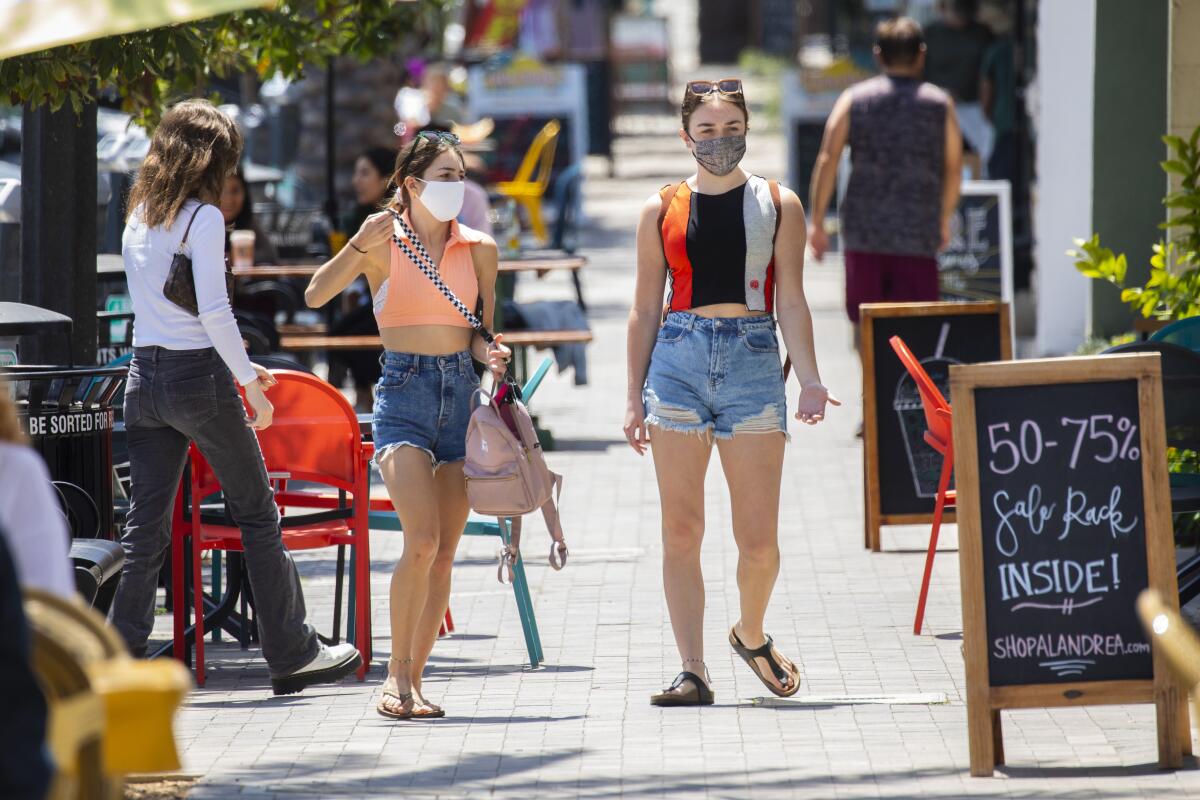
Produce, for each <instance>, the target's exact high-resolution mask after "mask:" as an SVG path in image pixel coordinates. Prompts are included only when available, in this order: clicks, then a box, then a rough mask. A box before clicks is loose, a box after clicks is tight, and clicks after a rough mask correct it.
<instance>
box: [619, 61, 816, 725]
mask: <svg viewBox="0 0 1200 800" xmlns="http://www.w3.org/2000/svg"><path fill="white" fill-rule="evenodd" d="M682 118H683V128H682V130H680V132H679V137H680V139H681V140H682V141H683V143H684V145H685V146H686V147H687V148H688V149H689V150H691V152H692V155H693V156H695V159H696V164H697V169H696V174H695V175H693V176H691V177H690V178H688V179H687V180H685V181H683V182H681V183H678V184H672V185H668V186H665V187H663V189H662V190H661V191H659V192H658V193H657V194H655V195H654V196H653V197H651V198H650V199H649V200H647V201H646V204H645V206H643V208H642V212H641V217H640V220H639V223H638V231H637V253H638V271H637V289H636V294H635V297H634V302H633V308H632V310H631V311H630V315H629V340H628V377H629V398H628V406H627V410H626V414H625V436H626V439H627V440H628V441H629V444H630V446H631V447H632V448H633V449H634V450H635V451H636V452H637V453H638V454H639V455H641V454H644V453H645V451H646V448H647V447H649V448H650V450H651V452H652V453H653V456H654V466H655V472H656V474H657V476H658V489H659V495H660V498H661V504H662V514H663V519H662V537H663V583H664V588H665V590H666V596H667V607H668V609H669V611H670V615H671V627H672V628H673V630H674V633H675V643H676V646H677V647H678V649H679V655H680V658H681V660H682V662H683V668H682V671H681V672H680V674H679V675H678V677H676V678H675V681H674V683H673V684H672V685H671V686H670V687H669V688H667V689H665V690H663V691H662V692H661V693H659V694H656V695H653V696H652V697H651V699H650V702H651V703H652V704H653V705H659V706H681V705H684V706H691V705H710V704H712V702H713V700H714V695H713V690H712V686H711V682H710V677H709V674H708V670H707V668H705V666H704V640H703V630H704V580H703V577H702V575H701V572H700V543H701V540H702V539H703V537H704V475H705V472H706V471H707V469H708V462H709V458H710V456H711V454H712V448H713V444H714V441H715V443H716V447H717V451H718V453H719V454H720V457H721V466H722V468H723V470H724V472H725V479H726V482H727V483H728V485H729V494H730V499H731V505H732V510H733V536H734V540H735V541H736V542H737V546H738V568H737V583H738V589H739V592H740V597H741V616H740V619H739V620H738V622H737V623H736V624H735V625H734V626H733V627H732V628H731V629H730V631H729V644H730V646H731V647H733V649H734V651H735V652H737V653H738V655H740V656H741V657H742V659H744V660H745V661H746V663H747V665H748V666H749V667H750V669H751V670H752V671H753V672H754V674H755V675H756V676H757V677H758V678H759V680H761V681H762V682H763V684H764V685H765V686H766V687H767V689H769V690H770V691H771V692H773V693H774V694H776V695H779V696H781V697H790V696H791V695H793V694H795V693H796V691H797V690H798V689H799V688H800V671H799V669H798V668H797V667H796V665H795V664H794V663H793V662H792V661H791V660H789V659H788V658H786V657H785V656H784V655H783V654H782V653H780V652H779V650H777V649H776V648H775V646H774V644H773V642H772V640H771V637H770V636H768V635H767V634H766V633H765V632H764V631H763V621H764V617H765V615H766V611H767V603H768V601H769V600H770V596H771V590H772V588H773V587H774V584H775V578H776V576H777V575H778V573H779V544H778V536H777V528H778V517H779V487H780V478H781V475H782V471H783V449H784V443H785V442H786V441H787V439H788V433H787V401H786V398H785V395H784V380H785V369H781V367H780V357H779V339H778V337H777V336H776V332H775V327H776V324H778V326H779V331H780V333H781V334H782V337H783V341H784V343H785V344H786V345H787V351H788V354H789V360H790V362H791V363H792V364H793V365H794V367H795V371H796V375H797V377H798V378H799V380H800V385H801V391H800V400H799V403H798V406H797V410H796V415H795V416H796V419H798V420H800V421H801V422H803V423H805V424H808V425H815V424H816V423H818V422H820V421H821V420H822V419H823V418H824V416H825V407H826V405H827V404H831V405H839V403H838V401H837V400H836V399H835V398H834V397H833V396H832V395H830V394H829V392H828V390H827V389H826V388H825V387H824V386H823V385H822V384H821V378H820V375H819V373H818V371H817V362H816V356H815V353H814V347H813V332H812V317H811V314H810V312H809V309H808V302H807V301H806V300H805V297H804V286H803V280H802V275H803V269H804V246H805V238H806V237H805V222H804V208H803V206H801V204H800V199H799V198H798V197H797V196H796V195H795V193H793V192H792V191H791V190H789V189H782V188H780V187H779V186H778V184H776V183H775V182H774V181H768V180H766V179H764V178H761V177H759V176H757V175H751V174H750V173H748V172H746V171H745V170H744V169H743V168H742V167H741V166H739V164H740V162H741V160H742V156H743V155H745V152H746V131H747V123H748V121H749V113H748V111H747V108H746V100H745V97H744V95H743V92H742V83H741V81H740V80H737V79H725V80H720V81H691V82H690V83H688V85H687V89H686V91H685V93H684V98H683V107H682ZM664 290H666V292H667V306H666V309H665V310H664V309H663V307H662V302H663V293H664ZM664 311H665V313H664Z"/></svg>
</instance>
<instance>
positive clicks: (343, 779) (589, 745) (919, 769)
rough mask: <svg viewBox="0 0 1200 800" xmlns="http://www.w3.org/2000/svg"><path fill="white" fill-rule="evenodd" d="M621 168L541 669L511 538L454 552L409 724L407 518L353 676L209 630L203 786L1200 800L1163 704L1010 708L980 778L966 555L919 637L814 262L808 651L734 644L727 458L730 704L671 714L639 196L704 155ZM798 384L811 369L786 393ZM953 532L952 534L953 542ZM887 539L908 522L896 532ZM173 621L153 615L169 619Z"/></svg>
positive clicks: (794, 518) (562, 408) (390, 542)
mask: <svg viewBox="0 0 1200 800" xmlns="http://www.w3.org/2000/svg"><path fill="white" fill-rule="evenodd" d="M619 151H620V156H619V157H618V167H619V172H620V174H622V175H626V176H629V175H637V176H639V177H637V178H636V179H635V178H623V179H617V180H609V179H607V178H604V177H603V176H602V172H603V170H599V169H598V170H594V174H593V175H591V176H590V177H589V179H588V183H587V204H586V208H587V213H588V216H589V218H590V222H591V226H590V230H589V233H588V234H587V236H586V238H585V245H586V252H587V254H588V255H589V257H590V258H591V263H590V264H589V266H588V268H587V270H586V272H585V274H584V281H585V284H586V291H587V297H588V300H589V303H590V306H591V313H590V319H591V322H592V325H593V329H594V331H595V334H596V339H595V342H594V343H593V344H592V345H591V346H590V347H589V348H588V356H589V359H590V364H589V368H590V383H589V385H587V386H584V387H576V386H573V385H572V382H571V380H570V378H569V377H568V376H560V377H553V376H552V377H551V378H549V379H548V380H547V382H546V383H545V384H544V385H543V387H542V389H541V390H540V391H539V393H538V395H537V397H536V398H535V402H534V406H535V410H536V411H538V412H539V413H540V414H541V416H542V420H543V422H544V424H546V425H547V426H548V427H549V428H551V429H552V430H553V431H554V433H555V435H556V436H557V438H558V440H559V443H560V449H559V450H558V451H557V452H555V453H552V454H550V460H551V463H552V466H553V467H554V468H555V469H557V470H559V471H561V472H562V473H564V474H565V476H566V486H565V491H564V495H563V518H564V523H565V528H566V531H567V536H568V540H569V542H570V543H571V545H572V554H573V555H572V559H571V563H570V564H569V566H568V567H567V569H566V570H565V571H563V572H561V573H553V572H551V570H550V569H549V568H548V567H547V566H546V565H545V562H544V555H543V553H544V550H545V549H546V547H545V545H546V544H547V541H548V540H547V539H546V538H545V536H544V534H543V532H542V526H541V523H540V521H538V520H531V524H530V525H529V526H528V527H529V528H530V530H529V531H528V533H527V534H526V538H525V541H526V547H525V556H526V558H527V560H528V565H529V575H530V580H531V583H532V590H533V595H534V603H535V605H536V609H537V614H538V623H539V625H540V627H541V634H542V641H543V643H544V646H545V651H546V665H545V666H544V667H543V668H542V669H539V670H536V671H530V670H529V669H528V668H527V667H525V666H523V662H524V659H525V650H524V643H523V640H522V637H521V629H520V625H519V622H518V619H517V614H516V606H515V604H514V602H513V600H512V597H511V592H510V590H508V589H507V588H505V587H503V586H500V585H499V584H497V583H496V580H495V562H494V556H495V544H494V543H493V541H492V540H481V539H468V540H465V541H464V544H463V547H462V548H461V550H460V557H459V562H458V566H457V568H456V572H455V592H454V595H453V598H452V601H451V602H452V607H453V611H454V616H455V619H456V621H457V623H458V629H459V634H457V635H455V636H454V637H453V638H450V639H448V640H445V641H443V642H440V643H439V644H438V646H437V648H436V650H435V652H434V657H433V661H432V664H431V668H430V675H429V678H428V679H427V683H426V687H427V693H428V694H429V696H430V697H431V698H432V699H434V700H435V701H436V702H439V703H441V704H443V705H444V706H445V708H446V710H447V714H448V716H447V718H446V719H444V720H439V721H434V722H424V723H414V722H399V723H397V722H390V721H387V720H384V719H383V718H381V717H379V716H377V715H376V714H375V712H374V710H373V707H374V703H375V701H376V694H377V691H378V686H379V682H380V680H381V675H382V671H383V662H384V661H385V659H386V657H387V653H388V650H389V644H388V638H387V582H388V577H389V573H390V567H391V565H392V564H393V563H394V559H395V558H396V557H397V556H398V554H399V553H400V550H401V542H400V539H399V536H398V535H397V534H392V533H385V532H378V533H376V534H375V535H374V536H373V538H372V549H373V552H372V555H373V557H374V559H373V560H374V564H373V592H374V594H373V599H374V611H375V630H376V635H377V637H378V638H377V640H376V643H375V646H376V653H377V661H376V664H375V665H373V668H372V671H371V673H370V674H369V676H368V678H367V681H366V682H365V683H357V682H354V681H353V680H350V681H348V682H346V683H345V684H343V685H341V686H337V687H330V688H323V689H316V690H310V691H307V692H305V693H304V694H302V695H298V696H293V697H286V698H272V697H271V696H270V689H269V682H268V679H267V673H266V669H265V666H264V665H263V663H262V662H261V661H259V660H257V659H256V658H252V657H250V656H254V655H255V653H254V651H251V653H250V654H249V656H248V655H246V654H242V653H241V652H240V651H238V650H237V649H236V648H235V647H233V646H230V645H227V644H226V645H221V646H210V648H209V651H208V652H209V654H210V665H211V667H210V672H209V682H208V685H207V686H206V687H205V689H204V690H202V691H198V692H196V693H195V694H194V695H193V696H192V698H191V700H190V702H189V703H188V705H187V707H186V708H185V709H184V711H183V712H182V714H181V715H180V720H179V738H180V742H181V744H182V746H183V749H184V751H185V752H184V760H185V769H186V771H188V772H190V773H193V774H196V775H199V776H200V782H199V784H198V786H197V788H196V789H195V790H194V792H193V796H194V797H206V798H224V797H229V796H234V795H238V794H253V795H256V796H273V795H281V796H283V795H288V796H292V795H299V796H314V797H339V798H340V797H372V798H378V797H447V798H450V797H479V796H484V795H495V796H503V797H537V798H542V797H574V796H582V797H617V796H629V797H646V796H670V797H680V798H684V797H687V798H691V797H699V796H705V797H722V798H743V797H751V796H753V797H755V798H765V797H820V798H827V797H853V798H866V797H939V798H950V797H960V796H967V795H970V796H975V795H980V796H993V797H1009V796H1016V797H1071V798H1116V797H1153V798H1164V797H1192V796H1200V773H1197V772H1196V771H1194V764H1192V765H1191V766H1192V768H1189V769H1188V770H1185V771H1180V772H1174V773H1172V772H1160V771H1159V770H1158V769H1157V768H1156V767H1155V762H1156V750H1155V733H1154V722H1153V711H1152V708H1151V707H1149V706H1141V707H1128V706H1115V707H1096V708H1089V709H1072V710H1058V711H1041V710H1035V711H1022V712H1011V713H1008V712H1006V713H1005V734H1006V737H1005V750H1006V753H1007V756H1008V761H1009V765H1010V766H1009V767H1007V768H1005V769H1004V770H1003V771H1002V772H1000V773H997V775H998V777H996V778H993V779H972V778H970V777H968V776H967V760H968V759H967V736H966V712H965V706H964V700H963V685H962V673H963V670H962V658H961V655H960V650H959V646H960V639H959V631H960V629H961V626H960V623H959V602H958V574H957V566H958V565H957V559H956V557H955V556H954V554H952V553H950V554H945V555H943V557H942V558H940V560H939V561H938V562H937V565H936V568H935V572H934V583H933V589H932V594H931V601H930V606H929V610H928V615H927V622H926V633H925V635H923V636H921V637H915V636H913V635H912V634H911V632H910V630H911V621H912V613H913V605H914V602H915V598H916V592H917V585H918V581H919V579H920V569H921V565H922V560H923V554H922V553H920V552H918V549H919V546H920V543H921V537H920V536H916V537H914V538H912V539H910V540H908V541H909V542H910V543H911V544H913V545H916V547H911V546H910V547H909V548H908V549H907V552H886V553H881V554H875V555H872V554H869V553H867V552H866V551H864V550H863V549H862V545H861V542H862V532H861V531H862V512H861V505H862V504H861V492H862V487H861V474H860V471H861V447H860V445H859V442H858V441H857V440H856V439H855V438H854V436H853V430H854V428H855V425H856V424H857V422H858V414H859V402H858V400H859V385H858V371H857V361H856V360H855V356H854V354H853V351H852V349H851V346H850V335H849V328H848V325H847V323H846V322H845V321H844V315H843V312H842V310H841V274H840V270H839V269H838V268H837V266H836V265H835V264H833V263H829V264H826V265H823V266H822V265H810V266H809V267H808V279H807V287H808V290H809V293H810V301H811V303H812V306H813V311H814V317H815V320H816V334H817V341H818V345H819V355H820V360H821V367H822V370H823V373H824V377H825V379H826V383H828V384H829V385H830V386H831V387H832V388H833V390H834V392H835V393H837V394H839V395H840V396H841V398H842V399H843V400H845V401H846V405H845V406H844V407H843V408H842V409H840V410H836V411H834V412H833V413H832V415H831V419H830V420H829V421H828V422H827V423H825V424H823V425H822V426H820V427H818V428H815V429H809V428H803V427H801V426H799V425H798V424H797V423H795V422H794V421H793V423H792V432H793V434H794V440H793V442H792V444H791V445H790V446H789V448H788V455H787V460H786V464H785V474H784V484H785V491H784V499H783V508H782V549H783V569H782V573H781V575H780V578H779V583H778V586H777V588H776V591H775V600H774V603H773V606H772V609H771V612H770V614H769V616H768V626H767V628H768V630H769V631H770V632H771V633H772V634H773V635H774V636H775V639H776V641H777V642H778V643H779V645H780V647H781V648H782V650H783V651H784V652H785V653H788V654H789V655H791V656H792V657H793V658H794V659H795V660H796V661H797V663H799V664H801V665H802V669H803V675H804V677H803V680H804V685H803V688H802V689H801V691H800V693H799V694H798V695H797V696H796V697H795V698H794V699H792V700H790V701H780V700H774V699H772V700H769V701H763V700H762V699H761V698H762V695H763V694H764V692H763V689H762V687H761V685H760V684H759V683H758V681H757V680H756V679H755V678H754V676H753V675H752V674H751V673H750V672H749V670H748V669H747V668H746V667H745V666H744V665H743V664H742V663H741V661H740V660H738V659H737V658H736V657H734V655H733V654H732V653H731V652H730V650H729V648H728V646H727V645H726V644H725V632H726V631H727V630H728V628H729V626H730V624H732V622H733V621H734V619H735V618H736V614H737V596H736V593H735V591H734V570H735V561H736V550H735V548H734V546H733V542H732V537H731V535H730V531H729V503H728V497H727V493H726V491H725V488H724V484H723V481H722V480H721V478H720V470H719V469H718V468H717V466H716V465H715V464H714V465H713V468H712V469H711V470H710V472H709V485H708V494H707V498H708V501H707V509H706V512H707V520H708V536H707V539H706V541H705V544H704V551H703V564H704V569H705V579H706V588H707V592H708V616H707V618H706V626H705V627H706V635H707V643H708V646H709V651H708V663H709V667H710V669H711V671H712V676H713V680H714V684H715V689H716V693H717V705H716V706H715V707H713V708H706V709H703V710H698V709H665V710H664V709H658V708H653V707H651V706H650V705H649V703H648V697H649V695H650V694H651V693H652V692H654V691H657V690H658V689H659V688H661V687H662V686H663V685H664V683H665V682H668V681H669V680H670V679H671V678H672V677H673V676H674V675H675V673H676V672H677V671H678V663H677V660H676V658H677V657H676V655H675V653H674V646H673V641H672V638H671V633H670V629H669V626H668V624H667V615H666V609H665V605H664V602H663V598H662V591H661V586H660V556H661V549H660V546H659V541H658V540H659V532H658V518H659V515H658V499H657V493H656V491H655V488H654V475H653V470H652V467H651V464H650V461H649V459H648V458H647V459H640V458H639V457H637V456H636V455H635V454H634V453H633V452H632V451H631V450H630V449H629V448H628V447H626V446H624V445H623V443H622V439H621V431H620V427H621V418H622V415H623V411H624V394H625V377H624V352H625V338H624V325H625V314H626V312H627V309H628V302H629V299H630V296H631V293H632V287H633V272H634V255H633V236H632V233H633V227H634V223H635V219H636V215H637V211H638V208H639V207H640V205H641V203H642V201H643V199H644V198H645V197H647V196H649V194H650V193H651V192H653V191H654V190H655V189H657V188H658V187H659V186H660V185H662V184H663V183H665V182H667V181H668V180H670V179H673V178H675V177H676V176H678V175H682V174H684V173H685V171H686V170H687V169H688V167H689V163H688V159H687V156H686V154H684V153H683V152H682V151H681V149H680V148H679V146H678V141H677V140H675V139H674V138H672V137H670V136H660V137H655V138H642V139H625V140H621V141H620V142H619ZM783 155H784V154H783V149H782V141H781V137H779V136H776V135H769V134H767V133H764V132H760V131H756V132H755V133H753V134H752V135H751V150H750V155H749V157H748V162H747V163H748V165H749V166H750V167H751V168H756V169H757V170H759V171H761V172H762V173H763V174H767V175H779V174H781V173H782V169H783V168H782V165H783V164H784V163H785V162H784V158H783ZM520 293H521V296H522V297H525V298H534V297H540V298H561V297H569V296H570V289H569V284H568V283H567V282H566V279H565V278H562V276H557V277H551V278H548V279H546V280H545V281H535V280H533V279H532V278H529V279H526V280H525V281H524V284H523V285H522V287H521V289H520ZM789 394H790V397H789V401H790V402H794V399H795V387H793V388H792V391H791V392H790V393H789ZM949 538H950V539H951V540H952V539H953V537H952V536H951V537H949ZM892 541H893V543H894V542H896V541H900V540H898V539H893V540H892ZM297 560H298V562H299V563H300V567H301V571H302V573H303V575H304V583H305V589H306V592H307V597H308V600H309V607H310V609H311V610H312V616H313V619H314V621H315V622H316V624H318V625H319V626H322V627H323V628H324V629H326V630H327V629H328V620H329V615H330V612H331V603H330V598H331V597H332V585H333V579H332V568H333V557H332V555H331V554H328V553H316V554H311V553H309V554H300V555H299V556H298V559H297ZM164 622H165V620H160V630H163V628H162V627H161V625H162V624H163V623H164Z"/></svg>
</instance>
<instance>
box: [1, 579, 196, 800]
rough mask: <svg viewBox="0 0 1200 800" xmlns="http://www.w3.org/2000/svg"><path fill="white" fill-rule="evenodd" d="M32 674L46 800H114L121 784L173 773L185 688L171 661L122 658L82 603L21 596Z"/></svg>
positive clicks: (186, 678)
mask: <svg viewBox="0 0 1200 800" xmlns="http://www.w3.org/2000/svg"><path fill="white" fill-rule="evenodd" d="M24 605H25V615H26V617H27V618H28V620H29V629H30V634H31V640H32V647H31V651H32V662H33V670H34V674H35V675H36V676H37V679H38V681H39V683H40V684H41V686H42V691H43V692H44V693H45V695H46V702H47V705H48V706H49V721H48V723H49V724H48V725H47V745H48V746H49V749H50V751H51V753H52V754H53V755H54V759H55V763H56V765H57V767H58V774H57V775H56V777H55V786H54V789H53V790H52V795H51V796H52V797H56V798H57V797H64V798H65V797H120V796H121V787H122V785H123V784H124V776H125V775H128V774H130V773H134V772H165V771H171V770H177V769H179V767H180V764H179V753H178V751H177V750H176V748H175V734H174V731H173V730H172V727H171V724H172V720H173V718H174V716H175V711H176V710H177V709H178V708H179V706H180V704H181V703H182V702H183V698H184V697H185V696H186V695H187V693H188V691H189V690H190V689H191V686H192V679H191V675H190V674H189V673H188V671H187V668H186V667H184V666H183V665H182V664H180V663H179V662H177V661H174V660H169V659H163V660H161V661H141V660H135V659H132V658H130V657H129V654H128V652H127V651H126V649H125V645H124V643H123V642H122V641H121V639H120V637H118V636H117V635H116V633H115V632H114V631H113V630H112V629H111V628H109V627H108V626H107V625H106V624H105V622H104V619H103V618H102V617H101V616H100V615H99V614H97V613H96V612H95V611H93V610H92V609H91V608H88V607H87V606H84V605H83V604H82V603H79V602H75V601H69V600H65V599H63V598H61V597H57V596H55V595H51V594H48V593H46V592H41V591H38V590H35V589H28V590H26V591H25V603H24Z"/></svg>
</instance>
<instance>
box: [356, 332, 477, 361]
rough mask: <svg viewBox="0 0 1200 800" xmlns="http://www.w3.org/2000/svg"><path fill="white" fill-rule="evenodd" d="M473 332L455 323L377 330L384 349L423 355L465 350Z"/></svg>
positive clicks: (447, 353)
mask: <svg viewBox="0 0 1200 800" xmlns="http://www.w3.org/2000/svg"><path fill="white" fill-rule="evenodd" d="M474 334H475V331H474V330H472V329H471V328H463V327H459V326H457V325H412V326H404V327H400V328H381V329H380V330H379V337H380V338H381V339H382V340H383V347H384V349H385V350H394V351H395V352H397V353H417V354H419V355H423V356H446V355H450V354H451V353H458V352H461V351H463V350H466V349H467V348H468V347H470V346H471V337H472V336H473V335H474Z"/></svg>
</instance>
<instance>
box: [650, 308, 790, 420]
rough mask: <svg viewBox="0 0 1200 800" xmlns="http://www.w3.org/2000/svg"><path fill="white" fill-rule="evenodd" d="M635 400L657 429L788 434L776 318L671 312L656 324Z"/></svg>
mask: <svg viewBox="0 0 1200 800" xmlns="http://www.w3.org/2000/svg"><path fill="white" fill-rule="evenodd" d="M642 399H643V401H644V403H645V406H646V423H647V424H648V425H655V426H657V427H659V428H661V429H663V430H668V431H679V432H682V433H702V434H705V435H711V436H715V437H717V438H718V439H729V438H732V437H733V436H734V435H735V434H739V433H782V434H783V435H784V436H787V399H786V397H785V396H784V391H783V369H782V367H781V366H780V363H779V339H778V338H776V336H775V320H774V319H773V318H772V317H728V318H716V319H709V318H707V317H698V316H696V315H695V314H689V313H687V312H685V311H673V312H671V313H670V314H669V315H668V316H667V321H666V322H665V323H664V324H663V326H662V328H660V329H659V331H658V340H657V341H656V342H655V344H654V352H653V353H652V354H651V356H650V370H649V372H648V373H647V375H646V386H645V389H644V391H643V394H642Z"/></svg>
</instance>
